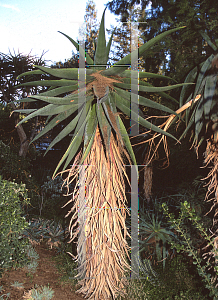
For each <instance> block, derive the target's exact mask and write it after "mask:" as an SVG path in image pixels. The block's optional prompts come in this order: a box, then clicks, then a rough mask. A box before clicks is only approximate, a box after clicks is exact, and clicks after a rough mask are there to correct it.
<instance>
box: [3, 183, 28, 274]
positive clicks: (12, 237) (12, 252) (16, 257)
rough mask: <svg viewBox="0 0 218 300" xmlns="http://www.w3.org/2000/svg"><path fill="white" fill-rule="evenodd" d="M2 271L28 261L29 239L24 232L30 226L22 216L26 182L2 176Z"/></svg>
mask: <svg viewBox="0 0 218 300" xmlns="http://www.w3.org/2000/svg"><path fill="white" fill-rule="evenodd" d="M0 194H1V198H0V253H1V257H0V272H2V271H3V270H4V269H8V268H11V267H17V266H20V265H22V264H24V262H26V261H27V257H26V252H25V249H26V247H27V244H28V240H27V239H25V238H23V236H22V233H23V231H24V229H26V228H27V227H28V223H27V222H26V220H25V217H23V216H22V214H23V210H22V207H23V205H24V204H27V203H28V202H29V201H28V198H27V191H26V189H25V185H24V184H17V183H15V182H9V181H7V180H2V178H1V177H0Z"/></svg>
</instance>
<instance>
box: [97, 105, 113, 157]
mask: <svg viewBox="0 0 218 300" xmlns="http://www.w3.org/2000/svg"><path fill="white" fill-rule="evenodd" d="M96 112H97V118H98V123H99V126H100V130H101V132H102V136H103V138H104V143H105V146H106V149H107V151H108V153H109V149H110V137H111V125H110V123H109V122H108V120H107V118H106V116H105V113H104V110H103V107H102V104H99V105H98V106H97V107H96Z"/></svg>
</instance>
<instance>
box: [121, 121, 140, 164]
mask: <svg viewBox="0 0 218 300" xmlns="http://www.w3.org/2000/svg"><path fill="white" fill-rule="evenodd" d="M118 120H119V126H120V133H121V136H122V140H123V142H124V145H125V146H126V149H127V151H128V153H129V155H130V157H131V159H132V162H133V164H134V165H137V162H136V158H135V154H134V151H133V149H132V145H131V142H130V140H129V135H128V133H127V131H126V128H125V126H124V124H123V121H122V120H121V118H120V116H118Z"/></svg>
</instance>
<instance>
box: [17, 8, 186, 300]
mask: <svg viewBox="0 0 218 300" xmlns="http://www.w3.org/2000/svg"><path fill="white" fill-rule="evenodd" d="M104 14H105V11H104V13H103V16H102V20H101V24H100V29H99V36H98V41H97V47H96V52H95V57H94V61H93V60H92V59H91V58H90V57H89V56H88V55H87V54H86V63H87V68H86V88H85V85H84V84H83V87H81V82H79V87H80V88H79V89H78V85H77V83H78V82H77V80H78V69H51V68H46V67H38V66H37V68H38V70H34V71H32V73H33V74H36V73H37V74H48V75H52V76H55V77H56V78H57V79H56V80H49V79H48V80H43V81H40V82H38V81H37V82H31V83H27V84H26V85H32V86H34V85H35V86H38V85H43V86H49V87H51V88H50V89H49V90H48V91H46V92H43V93H41V94H40V95H37V96H30V97H29V98H28V99H21V100H20V102H22V101H23V102H25V101H37V100H40V101H44V102H46V103H47V104H48V105H46V106H45V107H42V108H40V109H38V110H17V111H18V112H23V113H27V114H28V116H27V117H26V118H25V119H23V120H22V121H21V122H20V124H21V123H23V122H25V121H27V120H29V119H30V118H32V117H34V116H49V120H50V121H49V123H48V124H47V125H46V126H45V127H44V129H43V130H42V131H41V132H40V133H39V134H38V135H37V136H36V137H35V139H34V140H33V142H34V141H35V140H36V139H38V138H40V137H41V136H43V135H44V134H45V133H47V132H48V131H49V130H51V129H52V128H54V127H55V126H56V125H57V124H58V123H60V122H62V121H63V120H65V119H66V118H68V117H70V116H74V118H72V120H71V121H70V122H69V124H68V125H66V127H65V128H63V130H62V131H61V132H60V133H59V134H58V135H57V137H56V138H55V139H54V140H53V141H52V142H51V144H50V146H49V147H48V149H47V151H48V150H49V149H51V148H52V147H53V146H54V145H55V144H56V143H58V142H59V141H61V140H62V139H63V138H64V137H65V136H67V135H68V134H70V133H72V132H74V134H73V137H72V140H71V142H70V144H69V146H68V148H67V150H66V152H65V154H64V155H63V157H62V158H61V160H60V162H59V163H58V166H57V168H56V170H55V172H54V175H55V174H56V173H57V171H58V170H59V168H60V166H61V165H62V164H63V163H64V162H65V164H64V166H63V171H62V172H64V171H65V172H68V176H67V178H66V179H65V182H66V184H67V185H68V186H69V185H70V184H71V182H72V181H73V180H74V179H75V178H76V179H77V183H76V186H75V189H74V192H73V193H72V199H71V200H70V202H73V206H72V208H71V210H70V211H69V213H68V215H70V214H71V213H72V218H71V221H70V224H69V231H70V235H71V240H73V239H74V238H75V237H76V236H77V234H79V236H78V246H77V252H78V255H77V257H76V258H77V259H78V262H79V272H78V277H79V279H80V281H79V283H80V285H81V288H80V290H78V292H82V293H83V294H85V295H86V297H90V298H89V299H91V298H92V299H106V298H109V297H113V298H115V296H116V294H117V293H119V292H121V291H122V288H123V287H124V286H125V280H124V277H123V274H124V272H125V271H126V270H129V269H130V266H129V264H128V263H127V257H128V256H129V253H128V250H129V247H128V244H127V242H126V236H127V235H129V233H128V232H127V228H126V225H125V219H126V213H129V210H128V208H127V206H126V196H125V182H124V177H126V178H127V175H126V172H125V165H124V158H127V159H128V161H129V163H131V164H133V165H136V164H137V163H136V159H135V156H134V152H133V149H132V146H131V143H130V140H129V137H128V134H127V131H126V128H125V126H124V123H123V121H122V119H121V117H120V112H119V111H118V110H120V111H121V112H122V113H124V114H126V115H127V116H128V117H130V116H131V118H132V119H133V120H134V121H136V122H137V123H139V124H140V125H142V126H144V127H146V128H149V129H150V130H153V131H157V132H158V133H160V134H163V133H164V134H166V135H168V136H170V137H172V135H170V134H169V133H167V132H164V131H163V130H161V129H160V128H159V127H156V126H154V125H153V124H151V123H149V122H148V121H147V120H145V119H144V118H143V113H142V111H141V110H140V109H139V116H138V114H137V113H135V112H134V111H131V109H130V101H131V97H130V92H128V90H129V89H131V88H132V89H133V88H134V90H138V83H139V91H145V92H159V93H164V92H165V91H167V90H170V89H172V88H176V87H178V86H180V85H178V84H177V85H173V86H167V87H160V88H156V87H152V86H148V85H146V83H145V82H144V81H142V80H140V79H141V78H148V77H154V76H156V77H160V78H164V76H161V75H155V74H151V73H146V72H139V73H138V71H132V72H136V74H137V75H138V74H139V80H138V82H135V83H134V82H131V70H127V69H128V67H129V66H130V63H131V54H129V55H127V56H126V57H124V58H123V59H121V60H120V61H119V62H118V63H116V64H115V65H114V66H112V67H110V68H106V63H107V61H108V55H109V51H110V46H111V42H112V36H113V34H112V36H111V38H110V40H109V42H108V44H107V45H106V40H105V29H104ZM176 30H178V29H173V30H170V31H167V32H164V33H162V34H160V35H159V36H157V37H155V38H154V39H152V40H150V41H148V42H147V43H146V44H144V45H142V46H141V47H140V48H139V49H137V50H136V51H139V57H140V56H141V55H142V54H143V53H144V52H145V51H146V50H147V49H148V48H150V47H152V46H153V45H154V44H155V43H157V42H159V41H160V40H161V39H162V38H164V37H166V36H167V35H169V34H170V33H172V32H174V31H176ZM64 35H65V34H64ZM65 36H66V37H67V38H68V39H69V40H70V41H71V42H72V43H73V45H74V46H75V47H76V49H77V50H79V51H80V55H82V57H83V59H84V57H85V51H84V49H82V48H81V47H79V46H78V43H76V42H75V41H74V40H73V39H72V38H70V37H69V36H67V35H65ZM120 65H121V66H120ZM79 71H81V69H80V70H79ZM82 71H84V69H83V70H82ZM28 74H29V73H24V74H21V75H20V76H25V75H28ZM136 86H137V88H136ZM84 90H86V97H83V98H82V101H81V95H83V93H84ZM64 93H65V94H66V93H69V95H67V96H65V97H58V96H60V95H62V94H64ZM138 103H139V105H144V106H147V107H152V108H156V109H159V110H162V111H165V112H167V113H170V114H174V112H173V111H172V110H171V109H169V108H167V107H165V106H163V105H161V104H159V103H155V102H153V101H151V100H149V99H147V98H145V97H142V96H139V102H138ZM117 109H118V110H117ZM76 111H78V114H77V115H76V116H75V114H74V115H73V113H75V112H76ZM50 117H53V118H52V119H50ZM81 145H82V150H80V151H79V149H80V146H81ZM47 151H46V153H47ZM78 151H79V152H78ZM73 159H74V164H73V165H72V167H70V169H68V170H66V168H67V167H68V165H69V164H70V163H71V161H72V160H73ZM127 180H128V178H127ZM82 186H86V190H85V193H83V192H82V189H81V187H82ZM75 220H76V222H74V221H75ZM78 222H79V225H80V226H79V227H78V228H77V229H75V227H76V225H77V223H78ZM122 277H123V278H122ZM121 278H122V280H121ZM120 281H121V284H120ZM118 285H119V288H118Z"/></svg>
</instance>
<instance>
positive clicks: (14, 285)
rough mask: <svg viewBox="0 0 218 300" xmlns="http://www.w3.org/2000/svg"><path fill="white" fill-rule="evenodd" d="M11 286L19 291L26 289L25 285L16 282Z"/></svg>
mask: <svg viewBox="0 0 218 300" xmlns="http://www.w3.org/2000/svg"><path fill="white" fill-rule="evenodd" d="M11 286H12V287H14V288H18V289H24V286H23V283H22V282H18V281H15V282H14V283H11Z"/></svg>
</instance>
